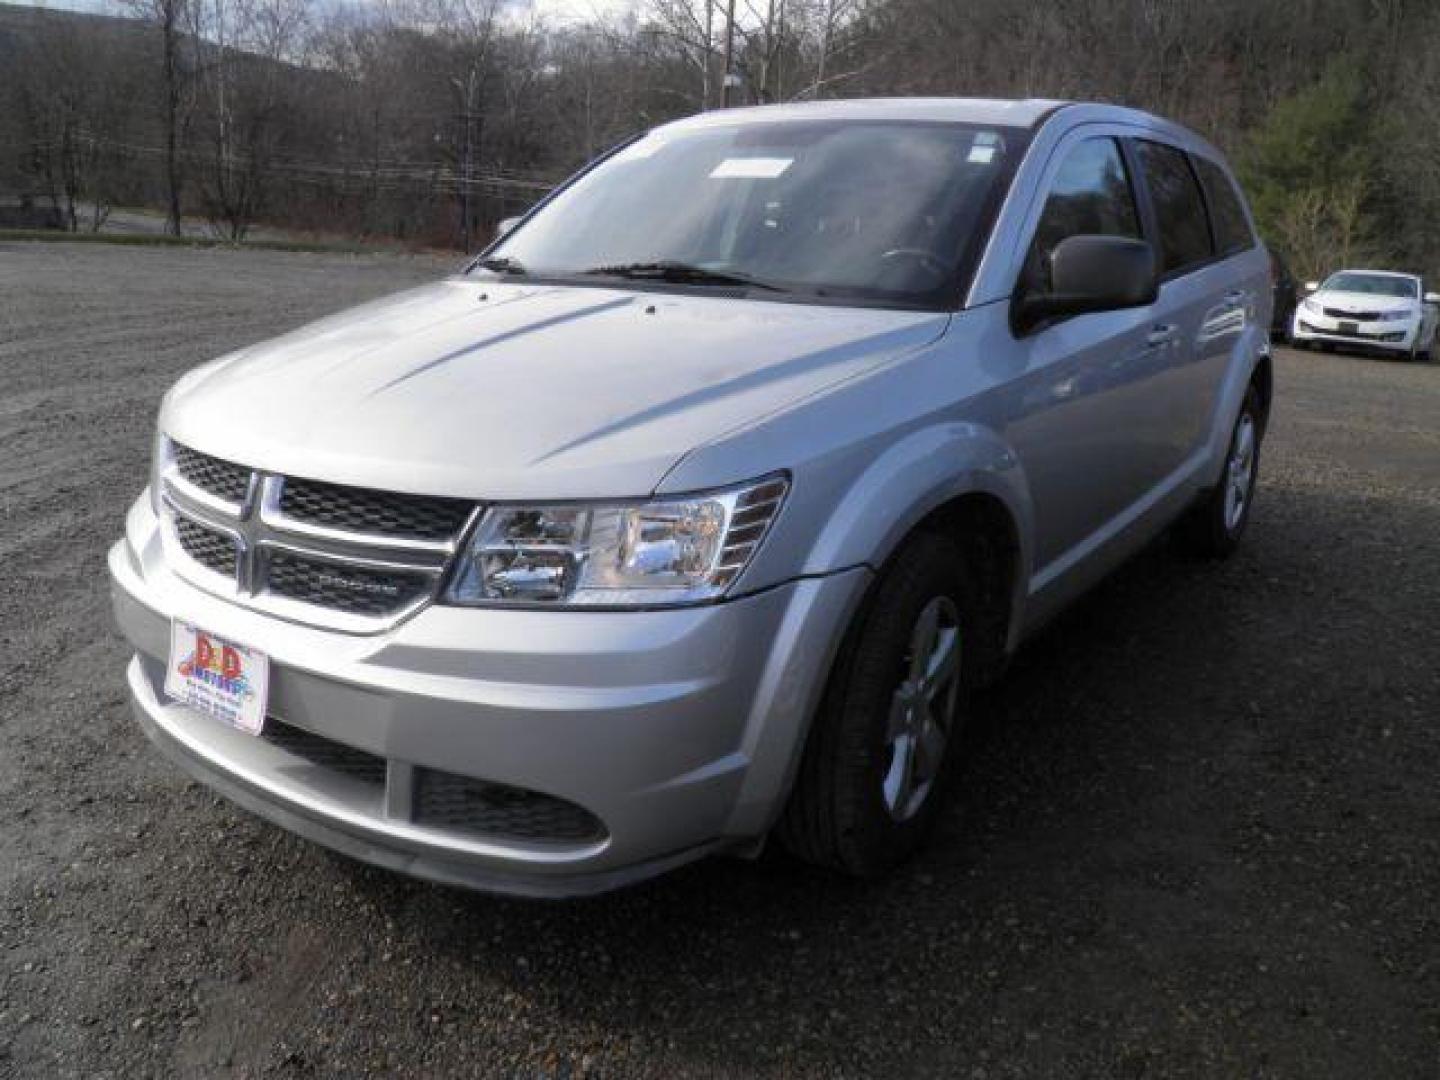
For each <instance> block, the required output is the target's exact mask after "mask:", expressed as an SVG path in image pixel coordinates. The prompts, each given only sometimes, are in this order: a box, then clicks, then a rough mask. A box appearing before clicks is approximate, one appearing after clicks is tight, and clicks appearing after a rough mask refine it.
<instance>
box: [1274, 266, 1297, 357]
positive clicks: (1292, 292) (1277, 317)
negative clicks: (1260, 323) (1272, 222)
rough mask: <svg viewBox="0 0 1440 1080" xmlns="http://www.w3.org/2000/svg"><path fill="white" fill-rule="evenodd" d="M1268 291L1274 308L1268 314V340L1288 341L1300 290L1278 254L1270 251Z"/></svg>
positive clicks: (1288, 268)
mask: <svg viewBox="0 0 1440 1080" xmlns="http://www.w3.org/2000/svg"><path fill="white" fill-rule="evenodd" d="M1270 289H1271V292H1272V294H1273V296H1274V307H1273V308H1272V309H1271V312H1270V340H1272V341H1289V340H1290V326H1291V324H1292V323H1293V322H1294V321H1295V305H1296V304H1298V303H1299V302H1300V288H1299V286H1298V285H1296V283H1295V276H1294V275H1293V274H1291V273H1290V267H1288V266H1287V265H1286V264H1285V260H1284V259H1283V258H1281V256H1280V253H1279V252H1278V251H1276V250H1275V249H1274V248H1273V247H1272V248H1271V249H1270Z"/></svg>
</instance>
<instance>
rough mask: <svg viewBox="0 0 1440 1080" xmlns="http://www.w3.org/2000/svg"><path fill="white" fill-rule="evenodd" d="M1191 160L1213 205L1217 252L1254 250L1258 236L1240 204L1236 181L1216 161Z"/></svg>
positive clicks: (1211, 212) (1206, 197)
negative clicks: (1251, 228)
mask: <svg viewBox="0 0 1440 1080" xmlns="http://www.w3.org/2000/svg"><path fill="white" fill-rule="evenodd" d="M1190 160H1191V161H1193V162H1194V163H1195V171H1196V172H1198V173H1199V174H1200V184H1201V186H1202V187H1204V188H1205V199H1206V201H1207V202H1208V203H1209V204H1210V226H1211V228H1213V229H1214V230H1215V250H1216V251H1217V252H1218V253H1219V254H1221V255H1233V254H1235V252H1237V251H1244V250H1245V249H1246V248H1249V247H1254V245H1255V237H1254V236H1253V235H1252V234H1251V232H1250V222H1249V221H1248V220H1247V219H1246V217H1245V207H1244V206H1243V205H1242V204H1241V202H1240V194H1239V192H1237V191H1236V190H1235V184H1234V182H1233V181H1232V180H1231V179H1230V177H1229V176H1228V175H1227V174H1226V172H1225V170H1224V169H1222V168H1221V167H1220V166H1219V165H1216V164H1215V162H1213V161H1210V160H1208V159H1207V158H1202V157H1192V158H1191V159H1190Z"/></svg>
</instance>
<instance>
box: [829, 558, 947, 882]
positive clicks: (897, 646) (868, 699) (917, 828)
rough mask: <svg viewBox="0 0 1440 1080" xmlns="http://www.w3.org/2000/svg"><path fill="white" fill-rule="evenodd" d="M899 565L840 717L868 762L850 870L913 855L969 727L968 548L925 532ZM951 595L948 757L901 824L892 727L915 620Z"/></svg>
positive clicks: (879, 592)
mask: <svg viewBox="0 0 1440 1080" xmlns="http://www.w3.org/2000/svg"><path fill="white" fill-rule="evenodd" d="M893 562H894V564H895V565H894V566H893V567H891V568H888V569H889V571H890V572H887V573H886V574H884V575H883V576H882V577H881V578H880V579H879V580H877V582H876V585H875V592H874V597H873V601H872V603H871V605H870V607H869V610H868V611H867V612H866V613H865V617H864V618H863V619H862V620H861V622H860V623H859V624H857V626H856V627H855V640H854V642H853V643H852V647H851V648H850V649H849V650H847V652H848V654H849V655H848V656H847V657H846V663H847V665H848V670H847V671H845V672H844V680H845V685H844V689H843V691H842V700H841V701H840V702H837V704H838V705H839V706H840V707H841V709H842V710H843V712H842V715H841V716H840V717H839V718H838V719H840V722H841V723H842V724H843V725H844V726H845V727H846V728H848V729H850V730H851V731H852V732H853V733H854V735H855V737H856V738H855V745H858V746H859V747H861V748H862V755H863V761H862V762H861V763H857V764H858V765H859V767H858V768H857V769H856V770H855V772H854V774H853V775H852V776H851V778H850V779H851V781H852V783H851V786H850V790H849V791H848V792H847V793H846V794H847V796H848V798H847V801H848V802H849V804H850V805H849V820H848V821H847V822H846V832H847V840H848V844H847V847H849V848H850V849H851V852H852V853H851V857H850V858H848V859H847V862H848V863H850V868H851V869H852V870H854V871H855V872H858V873H861V874H867V875H868V874H872V873H876V872H880V871H882V870H884V869H887V868H888V867H890V866H892V865H894V864H895V863H897V862H900V861H902V860H903V859H904V858H906V857H907V856H908V855H910V854H911V853H912V852H913V851H914V850H915V848H916V847H917V846H918V845H919V844H920V843H921V841H922V840H923V839H924V837H925V835H926V834H927V833H928V832H929V831H930V829H931V828H932V827H933V825H934V821H935V817H936V814H937V813H938V812H939V810H940V808H941V806H942V805H943V804H944V802H945V797H946V795H947V792H948V789H949V788H950V783H951V778H952V776H953V774H954V772H955V764H956V761H957V759H958V757H959V754H958V753H957V744H958V743H959V741H960V739H961V737H962V735H963V732H964V717H965V712H966V700H965V699H966V689H967V687H968V685H969V684H970V683H971V681H972V680H971V677H970V676H971V670H972V666H973V663H972V662H973V659H974V652H975V650H973V649H971V648H969V647H967V639H969V638H970V637H971V635H972V634H973V632H974V630H973V628H974V627H975V626H976V620H975V601H974V590H973V589H972V588H971V587H970V585H969V579H968V577H967V575H966V573H965V568H964V562H963V552H962V551H961V549H960V547H959V546H958V545H956V544H954V543H952V542H950V541H948V540H947V539H945V538H943V537H938V536H924V535H922V536H919V537H916V538H915V539H914V540H912V541H911V542H910V543H908V544H907V545H906V547H905V548H904V549H902V550H901V551H900V552H899V553H898V554H897V555H896V557H895V559H894V560H893ZM938 596H946V597H948V598H949V599H950V600H951V602H952V603H953V604H954V605H955V610H956V612H957V615H958V622H959V631H960V638H959V641H960V676H959V678H960V687H959V693H958V694H957V695H956V701H955V709H954V714H953V715H952V716H951V717H950V723H949V728H948V731H947V737H946V749H945V760H944V762H943V764H942V766H941V767H940V770H939V772H938V773H937V774H936V776H935V778H934V781H933V782H932V784H931V787H930V790H929V792H928V794H927V796H926V798H925V801H924V803H923V804H922V805H921V807H920V808H919V809H918V810H917V811H916V813H915V814H914V815H913V816H912V817H910V818H908V819H906V820H903V821H897V820H896V819H895V818H894V817H893V816H892V814H891V813H890V810H889V808H888V807H887V806H886V805H885V798H884V790H883V784H884V777H885V773H886V769H887V767H888V764H889V750H888V746H887V731H888V727H889V718H890V707H891V701H892V698H893V696H894V693H895V690H896V689H897V688H898V686H899V682H900V679H901V678H903V671H904V660H905V656H906V654H907V651H908V648H909V644H910V636H911V633H912V632H913V629H914V626H915V622H916V620H917V619H918V618H919V615H920V612H921V611H922V610H923V609H924V607H925V605H926V604H928V603H930V602H931V601H932V600H933V599H935V598H936V597H938Z"/></svg>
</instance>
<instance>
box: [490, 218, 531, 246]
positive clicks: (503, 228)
mask: <svg viewBox="0 0 1440 1080" xmlns="http://www.w3.org/2000/svg"><path fill="white" fill-rule="evenodd" d="M524 217H525V215H524V214H516V215H515V216H514V217H507V218H501V219H500V224H498V225H496V226H495V239H496V240H499V239H501V238H502V237H504V236H505V235H506V234H507V233H509V232H511V231H512V230H513V229H514V228H515V226H516V225H519V224H520V222H521V221H522V220H523V219H524Z"/></svg>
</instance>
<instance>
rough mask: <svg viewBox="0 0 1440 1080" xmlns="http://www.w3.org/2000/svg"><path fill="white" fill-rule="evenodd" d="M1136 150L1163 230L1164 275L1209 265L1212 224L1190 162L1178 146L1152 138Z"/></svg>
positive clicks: (1157, 220) (1161, 235) (1161, 239)
mask: <svg viewBox="0 0 1440 1080" xmlns="http://www.w3.org/2000/svg"><path fill="white" fill-rule="evenodd" d="M1135 150H1136V153H1137V154H1138V155H1139V157H1140V165H1141V168H1143V169H1144V170H1145V185H1146V187H1147V188H1148V189H1149V191H1150V201H1151V203H1152V204H1153V205H1154V207H1155V217H1156V224H1157V226H1158V227H1159V230H1160V272H1161V273H1162V274H1175V273H1179V272H1181V271H1183V270H1185V269H1186V268H1188V267H1191V266H1195V265H1197V264H1198V263H1203V262H1207V261H1208V260H1209V259H1210V257H1211V255H1212V254H1213V251H1212V249H1211V246H1210V223H1209V219H1208V218H1207V217H1206V214H1205V200H1204V197H1203V196H1201V194H1200V185H1199V183H1198V182H1197V181H1196V179H1195V173H1194V171H1193V170H1192V169H1191V168H1190V162H1189V160H1188V159H1187V158H1186V157H1185V154H1184V153H1183V152H1181V151H1180V150H1177V149H1175V147H1173V146H1166V145H1165V144H1164V143H1157V142H1151V141H1149V140H1148V139H1140V140H1138V141H1137V142H1136V143H1135Z"/></svg>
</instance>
